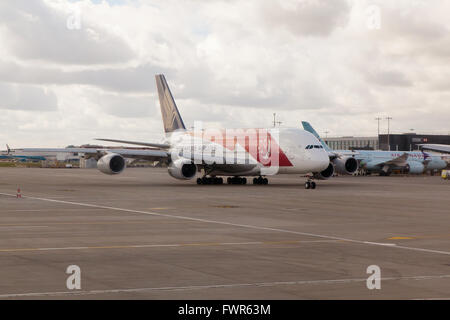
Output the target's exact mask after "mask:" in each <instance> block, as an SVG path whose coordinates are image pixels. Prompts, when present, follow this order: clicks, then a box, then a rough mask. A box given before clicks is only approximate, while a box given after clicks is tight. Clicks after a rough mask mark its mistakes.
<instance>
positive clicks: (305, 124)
mask: <svg viewBox="0 0 450 320" xmlns="http://www.w3.org/2000/svg"><path fill="white" fill-rule="evenodd" d="M302 126H303V129H305V130H306V131H308V132H310V133H312V134H313V135H314V136H315V137H316V138H317V139H319V141H320V143H321V144H322V146H323V148H324V149H325V150H326V151H328V152H330V151H331V149H330V147H329V146H328V145H327V144H326V143H325V141H323V140H322V139H321V138H320V136H319V134H318V133H317V132H316V130H314V128H313V127H312V126H311V125H310V124H309V122H306V121H302Z"/></svg>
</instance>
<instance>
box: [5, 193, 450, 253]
mask: <svg viewBox="0 0 450 320" xmlns="http://www.w3.org/2000/svg"><path fill="white" fill-rule="evenodd" d="M0 195H4V196H8V197H14V198H15V197H16V195H15V194H9V193H2V192H0ZM22 197H23V198H26V199H33V200H40V201H46V202H53V203H62V204H70V205H75V206H81V207H90V208H101V209H107V210H111V211H121V212H128V213H138V214H146V215H150V216H158V217H166V218H173V219H179V220H185V221H197V222H202V223H210V224H220V225H226V226H233V227H240V228H246V229H253V230H264V231H272V232H280V233H289V234H297V235H303V236H310V237H316V238H323V239H330V240H342V241H347V242H352V243H358V244H367V245H372V246H383V247H386V248H395V249H403V250H411V251H418V252H427V253H436V254H444V255H450V252H448V251H441V250H433V249H424V248H415V247H406V246H398V245H386V244H384V243H377V242H368V241H364V240H356V239H348V238H342V237H336V236H327V235H321V234H315V233H309V232H300V231H293V230H287V229H279V228H270V227H262V226H254V225H249V224H239V223H232V222H226V221H218V220H209V219H202V218H193V217H186V216H179V215H173V214H163V213H158V212H151V211H143V210H133V209H126V208H117V207H109V206H102V205H96V204H89V203H82V202H72V201H64V200H56V199H48V198H39V197H31V196H22Z"/></svg>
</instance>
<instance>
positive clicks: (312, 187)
mask: <svg viewBox="0 0 450 320" xmlns="http://www.w3.org/2000/svg"><path fill="white" fill-rule="evenodd" d="M315 188H316V183H315V182H314V181H312V182H311V189H315Z"/></svg>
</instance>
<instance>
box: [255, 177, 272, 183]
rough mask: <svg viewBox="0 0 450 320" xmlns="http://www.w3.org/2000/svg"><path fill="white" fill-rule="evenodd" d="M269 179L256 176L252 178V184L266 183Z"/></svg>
mask: <svg viewBox="0 0 450 320" xmlns="http://www.w3.org/2000/svg"><path fill="white" fill-rule="evenodd" d="M268 183H269V180H267V178H263V177H258V178H253V184H268Z"/></svg>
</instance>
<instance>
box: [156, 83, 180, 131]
mask: <svg viewBox="0 0 450 320" xmlns="http://www.w3.org/2000/svg"><path fill="white" fill-rule="evenodd" d="M155 78H156V87H157V88H158V96H159V103H160V106H161V113H162V118H163V122H164V131H165V132H166V133H169V132H173V131H176V130H185V129H186V127H185V126H184V123H183V120H182V119H181V116H180V112H179V111H178V108H177V105H176V104H175V100H174V99H173V96H172V93H171V92H170V89H169V86H168V85H167V81H166V78H165V77H164V75H162V74H158V75H156V76H155Z"/></svg>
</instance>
